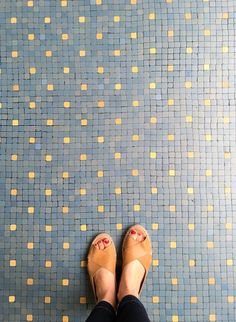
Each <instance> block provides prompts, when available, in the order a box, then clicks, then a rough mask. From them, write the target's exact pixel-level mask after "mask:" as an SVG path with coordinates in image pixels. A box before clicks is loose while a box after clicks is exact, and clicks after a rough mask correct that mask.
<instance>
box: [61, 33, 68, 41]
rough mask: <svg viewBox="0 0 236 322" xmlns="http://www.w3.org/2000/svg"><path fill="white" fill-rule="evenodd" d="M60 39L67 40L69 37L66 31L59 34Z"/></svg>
mask: <svg viewBox="0 0 236 322" xmlns="http://www.w3.org/2000/svg"><path fill="white" fill-rule="evenodd" d="M61 39H62V40H68V39H69V35H68V34H66V33H64V34H62V35H61Z"/></svg>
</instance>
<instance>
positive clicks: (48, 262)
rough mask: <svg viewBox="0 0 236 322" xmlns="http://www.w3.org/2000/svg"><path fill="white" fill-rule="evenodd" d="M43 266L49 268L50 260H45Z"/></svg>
mask: <svg viewBox="0 0 236 322" xmlns="http://www.w3.org/2000/svg"><path fill="white" fill-rule="evenodd" d="M44 266H45V267H46V268H51V267H52V261H49V260H46V261H45V263H44Z"/></svg>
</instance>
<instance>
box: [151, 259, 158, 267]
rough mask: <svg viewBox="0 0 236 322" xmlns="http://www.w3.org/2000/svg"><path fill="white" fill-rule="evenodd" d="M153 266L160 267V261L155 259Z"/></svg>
mask: <svg viewBox="0 0 236 322" xmlns="http://www.w3.org/2000/svg"><path fill="white" fill-rule="evenodd" d="M152 266H154V267H155V266H159V260H158V259H153V260H152Z"/></svg>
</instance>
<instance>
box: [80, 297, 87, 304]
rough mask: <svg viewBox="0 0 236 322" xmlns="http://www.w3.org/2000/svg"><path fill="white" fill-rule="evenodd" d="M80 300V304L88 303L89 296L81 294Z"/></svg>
mask: <svg viewBox="0 0 236 322" xmlns="http://www.w3.org/2000/svg"><path fill="white" fill-rule="evenodd" d="M79 302H80V304H86V303H87V298H86V296H80V298H79Z"/></svg>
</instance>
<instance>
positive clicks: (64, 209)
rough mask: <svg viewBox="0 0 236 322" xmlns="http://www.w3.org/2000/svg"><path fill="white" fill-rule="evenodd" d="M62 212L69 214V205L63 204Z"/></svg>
mask: <svg viewBox="0 0 236 322" xmlns="http://www.w3.org/2000/svg"><path fill="white" fill-rule="evenodd" d="M62 213H63V214H68V213H69V207H67V206H63V207H62Z"/></svg>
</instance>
